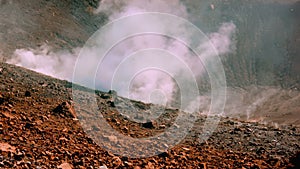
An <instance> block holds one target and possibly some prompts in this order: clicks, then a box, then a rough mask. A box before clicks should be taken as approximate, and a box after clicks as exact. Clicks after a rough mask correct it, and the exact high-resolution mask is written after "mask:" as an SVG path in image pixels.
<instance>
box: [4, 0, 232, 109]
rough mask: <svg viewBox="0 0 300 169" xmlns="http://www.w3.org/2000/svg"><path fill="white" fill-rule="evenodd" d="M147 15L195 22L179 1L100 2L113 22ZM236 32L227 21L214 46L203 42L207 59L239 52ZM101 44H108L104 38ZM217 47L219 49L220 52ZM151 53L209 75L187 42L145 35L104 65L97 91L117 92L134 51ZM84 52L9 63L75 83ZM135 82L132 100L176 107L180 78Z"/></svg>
mask: <svg viewBox="0 0 300 169" xmlns="http://www.w3.org/2000/svg"><path fill="white" fill-rule="evenodd" d="M145 3H146V4H145ZM146 11H151V12H163V13H170V14H174V15H177V16H180V17H184V18H189V17H192V16H189V13H188V12H187V10H186V7H185V6H184V5H183V4H182V3H181V2H180V1H179V0H174V1H168V2H167V1H163V0H157V1H151V0H150V1H146V2H145V1H143V2H141V1H139V0H133V1H122V2H121V1H117V0H112V1H108V0H103V1H101V2H100V5H99V8H98V9H97V10H95V13H99V12H104V13H106V14H107V15H109V18H110V20H111V21H112V20H114V19H116V18H119V17H122V16H128V15H132V14H136V13H140V12H146ZM144 22H147V21H144ZM158 22H159V21H158ZM138 25H143V23H138ZM138 25H137V26H138ZM122 29H126V28H120V29H116V30H112V31H111V34H110V35H108V36H107V38H108V39H105V40H109V36H113V35H114V33H118V31H122ZM235 30H236V26H235V25H234V24H233V23H232V22H226V23H222V24H221V25H220V28H219V30H218V31H217V32H213V33H209V34H208V39H209V40H210V41H203V43H201V44H199V47H200V48H201V49H203V52H202V53H201V57H203V58H205V57H212V56H213V55H215V52H214V50H215V49H217V51H218V53H219V56H222V55H224V54H227V53H230V52H233V51H234V50H235V42H234V40H232V39H233V38H232V36H233V34H234V33H235ZM179 31H182V32H186V31H187V30H184V28H180V30H179ZM191 37H192V36H191ZM99 40H100V41H103V39H99ZM190 41H193V39H190ZM211 44H213V45H214V47H213V46H212V45H211ZM149 48H160V49H162V50H167V51H169V52H171V53H172V54H174V55H176V56H177V57H179V58H180V59H181V60H184V61H185V62H186V63H187V65H188V66H189V67H190V68H191V70H192V71H193V72H195V73H196V76H197V77H198V78H201V74H203V73H204V71H205V69H204V67H203V65H201V62H199V60H198V58H197V57H195V56H193V54H192V52H191V51H190V50H189V49H188V48H187V47H186V46H185V45H183V44H182V43H180V42H177V41H176V40H173V39H170V38H166V37H163V36H157V35H141V36H136V37H133V38H130V39H127V40H125V41H123V42H121V43H120V44H118V45H117V46H116V47H114V48H113V49H112V50H111V51H110V52H109V53H108V55H107V56H106V57H105V59H104V60H103V62H102V63H101V65H100V66H99V70H98V73H97V76H96V88H98V89H100V90H109V89H110V87H111V86H110V84H111V77H112V76H113V74H114V71H115V70H116V68H117V67H118V65H119V64H120V62H122V60H123V59H125V57H126V56H128V55H129V54H131V53H132V52H135V51H138V50H143V49H149ZM79 51H80V49H79V48H76V49H74V50H73V51H57V52H53V51H52V50H51V46H47V45H44V46H41V47H40V48H37V49H18V50H16V51H15V53H14V57H13V58H11V59H10V60H8V61H7V62H8V63H11V64H15V65H18V66H22V67H25V68H28V69H31V70H35V71H37V72H41V73H43V74H47V75H50V76H53V77H56V78H60V79H66V80H71V79H72V74H73V70H74V65H75V62H76V59H77V54H78V53H79ZM90 51H91V52H90V54H89V55H87V56H86V57H87V60H88V61H87V63H95V62H96V63H98V62H99V59H98V58H97V56H96V54H95V51H94V50H93V49H92V48H91V50H90ZM160 59H161V60H160V61H161V62H163V63H169V64H166V67H169V68H170V69H175V70H174V71H176V72H177V73H178V74H177V77H178V78H185V75H184V74H182V70H181V67H180V65H176V63H175V62H172V61H170V60H169V59H168V60H166V59H167V58H163V57H162V58H160ZM197 60H198V61H197ZM147 62H148V61H147ZM149 62H151V60H149ZM139 64H141V63H140V62H136V63H135V62H131V65H130V66H129V67H128V69H136V68H137V67H138V66H137V65H139ZM87 69H88V68H87ZM127 72H129V70H128V71H123V72H122V73H123V74H121V75H120V74H119V75H118V77H120V78H122V77H123V78H125V77H128V74H127ZM81 76H82V78H81V79H82V85H85V86H88V87H90V85H92V83H91V82H86V81H85V79H86V77H87V76H90V75H89V74H82V75H81ZM127 80H128V79H127ZM131 80H132V83H131V86H130V91H131V93H130V97H131V98H132V99H137V100H141V101H145V102H155V103H159V102H160V101H162V100H167V103H165V102H164V101H163V102H164V104H170V103H171V102H173V99H174V97H175V93H176V92H178V91H177V86H176V82H175V81H174V79H173V78H172V77H170V76H168V74H166V73H164V72H161V71H158V70H146V71H144V72H141V73H140V74H139V75H137V76H136V77H132V79H131ZM117 87H119V88H115V89H114V90H116V91H117V92H118V93H119V94H120V95H125V93H124V91H125V89H124V88H122V87H123V86H122V85H119V86H117ZM153 91H160V92H161V93H163V97H158V98H156V99H154V100H151V98H150V96H151V93H152V92H153ZM152 99H153V98H152ZM157 99H158V100H157ZM199 100H201V99H199Z"/></svg>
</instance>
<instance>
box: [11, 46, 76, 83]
mask: <svg viewBox="0 0 300 169" xmlns="http://www.w3.org/2000/svg"><path fill="white" fill-rule="evenodd" d="M79 50H80V49H79V48H75V49H73V51H71V52H70V51H58V52H52V50H51V47H49V46H47V45H43V46H41V47H40V48H37V49H17V50H16V51H15V52H14V56H13V57H12V58H11V59H9V60H8V61H7V63H10V64H15V65H17V66H22V67H25V68H28V69H30V70H34V71H37V72H40V73H43V74H46V75H49V76H52V77H56V78H58V79H62V80H69V81H71V80H72V78H71V77H72V74H73V67H74V64H75V61H76V57H77V54H78V52H79Z"/></svg>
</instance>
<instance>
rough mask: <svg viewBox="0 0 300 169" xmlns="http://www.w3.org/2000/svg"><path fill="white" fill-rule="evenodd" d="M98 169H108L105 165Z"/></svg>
mask: <svg viewBox="0 0 300 169" xmlns="http://www.w3.org/2000/svg"><path fill="white" fill-rule="evenodd" d="M99 169H108V168H107V167H106V166H105V165H103V166H100V167H99Z"/></svg>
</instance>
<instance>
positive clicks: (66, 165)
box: [57, 162, 72, 169]
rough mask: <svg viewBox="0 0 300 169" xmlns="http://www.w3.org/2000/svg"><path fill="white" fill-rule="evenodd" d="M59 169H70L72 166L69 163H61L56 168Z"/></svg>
mask: <svg viewBox="0 0 300 169" xmlns="http://www.w3.org/2000/svg"><path fill="white" fill-rule="evenodd" d="M57 168H59V169H72V166H71V165H70V164H69V163H66V162H65V163H62V164H61V165H59V166H57Z"/></svg>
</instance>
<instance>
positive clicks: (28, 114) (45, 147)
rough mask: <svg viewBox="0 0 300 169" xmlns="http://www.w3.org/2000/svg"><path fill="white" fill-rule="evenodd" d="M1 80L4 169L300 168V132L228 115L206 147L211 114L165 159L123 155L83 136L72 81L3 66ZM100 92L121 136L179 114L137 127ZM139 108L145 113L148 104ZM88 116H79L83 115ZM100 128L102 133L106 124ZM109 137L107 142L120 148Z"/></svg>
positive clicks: (152, 129) (157, 126)
mask: <svg viewBox="0 0 300 169" xmlns="http://www.w3.org/2000/svg"><path fill="white" fill-rule="evenodd" d="M0 79H1V84H0V91H1V93H0V167H1V168H57V167H61V168H68V167H71V168H97V167H98V168H99V167H100V166H104V165H105V166H107V167H108V168H289V167H293V166H294V167H295V168H297V167H299V154H298V156H297V157H298V159H296V158H295V157H296V153H297V152H299V150H300V141H299V140H300V128H299V127H297V126H293V125H288V126H285V125H282V126H279V127H277V128H274V127H272V126H267V125H262V124H258V123H246V122H243V121H235V120H232V119H228V118H222V119H221V122H220V123H219V125H218V127H217V129H216V130H215V132H214V133H213V135H212V136H211V137H210V138H209V139H208V140H207V141H206V142H203V143H200V142H199V138H198V136H199V134H201V132H202V131H201V127H202V125H203V121H204V120H205V117H204V116H199V120H197V122H196V123H195V125H194V127H193V130H192V131H191V132H189V134H188V136H187V137H186V139H184V140H183V141H182V142H181V143H180V144H178V145H176V146H175V147H173V148H170V149H167V148H165V149H163V148H162V152H163V153H162V154H160V155H157V156H153V157H147V158H136V159H134V158H127V157H122V156H117V155H114V154H112V153H110V152H108V151H106V150H105V149H103V148H102V147H101V146H99V145H97V144H96V143H95V142H94V140H92V139H91V138H89V137H88V136H87V134H86V133H85V132H84V131H83V129H82V127H81V124H80V122H79V121H78V120H77V119H76V116H77V115H76V113H75V111H74V109H73V103H72V100H71V99H72V97H71V90H72V84H70V83H68V82H66V81H60V80H56V79H53V78H50V77H47V76H43V75H41V74H38V73H35V72H32V71H28V70H25V69H23V68H20V67H15V66H12V65H8V64H4V63H1V66H0ZM81 90H82V91H81V92H82V97H84V96H85V95H88V92H89V91H88V90H85V89H84V88H81ZM97 95H98V102H99V104H100V106H99V108H100V109H99V113H100V112H101V113H102V114H103V116H104V117H105V119H106V120H107V121H108V122H109V123H110V124H111V126H112V127H113V128H115V129H116V132H120V133H123V134H125V135H128V136H131V137H148V136H149V135H153V134H155V133H160V132H163V131H164V128H167V127H168V126H169V125H171V124H172V119H173V120H174V118H173V116H176V110H171V109H170V110H168V111H167V113H166V114H164V115H163V116H162V117H160V118H159V120H158V121H157V122H153V123H150V124H146V123H136V122H132V121H129V120H128V118H126V117H124V116H122V115H121V114H120V113H119V112H118V109H117V107H116V105H114V104H113V103H114V101H113V100H111V94H108V93H102V92H97ZM123 100H124V99H123ZM121 101H122V99H121ZM134 103H135V104H137V105H138V107H139V108H140V109H147V106H149V105H145V104H143V103H140V102H134ZM81 106H82V105H81ZM168 112H171V113H168ZM85 115H86V114H85V113H84V112H80V116H81V117H83V116H85ZM164 124H165V125H164ZM93 130H98V131H101V125H99V124H98V126H97V125H96V126H95V127H94V128H93ZM87 132H88V131H87ZM107 134H109V133H106V135H105V137H106V138H107V139H108V140H110V141H111V142H114V143H115V144H117V143H118V140H115V139H114V137H113V136H110V135H107ZM110 134H111V135H113V133H110ZM113 145H114V144H112V147H110V148H111V149H114V147H113ZM129 146H130V145H129ZM136 151H137V152H139V151H144V150H138V149H137V150H136ZM296 165H298V166H296Z"/></svg>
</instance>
